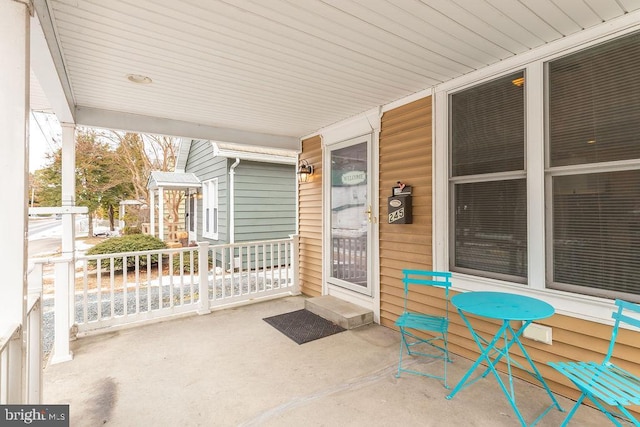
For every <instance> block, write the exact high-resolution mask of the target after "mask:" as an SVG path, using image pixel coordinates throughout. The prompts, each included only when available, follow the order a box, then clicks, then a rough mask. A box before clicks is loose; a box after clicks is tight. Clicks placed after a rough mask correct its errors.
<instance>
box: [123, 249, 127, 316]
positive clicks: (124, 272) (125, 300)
mask: <svg viewBox="0 0 640 427" xmlns="http://www.w3.org/2000/svg"><path fill="white" fill-rule="evenodd" d="M127 261H128V260H127V256H126V255H125V256H123V257H122V315H123V316H127V314H129V294H128V290H129V282H128V281H127V276H128V274H129V269H128V266H127Z"/></svg>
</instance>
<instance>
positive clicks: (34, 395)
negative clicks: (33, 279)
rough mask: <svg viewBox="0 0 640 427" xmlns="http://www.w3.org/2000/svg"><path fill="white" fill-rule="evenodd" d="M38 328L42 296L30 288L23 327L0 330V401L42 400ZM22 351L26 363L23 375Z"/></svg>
mask: <svg viewBox="0 0 640 427" xmlns="http://www.w3.org/2000/svg"><path fill="white" fill-rule="evenodd" d="M41 328H42V311H41V295H40V293H39V292H37V291H32V290H31V289H30V292H29V299H28V305H27V316H26V322H25V324H24V329H23V326H21V325H19V324H15V325H12V326H10V327H9V328H8V329H7V330H5V331H2V335H0V404H2V405H6V404H18V403H30V404H40V403H41V400H42V344H41V343H42V333H41ZM21 331H22V332H23V334H21V333H20V332H21ZM20 338H22V340H21V339H20ZM23 351H24V354H25V358H24V363H26V366H25V369H24V372H25V376H24V377H23V376H22V372H23V366H22V365H23V358H22V355H23Z"/></svg>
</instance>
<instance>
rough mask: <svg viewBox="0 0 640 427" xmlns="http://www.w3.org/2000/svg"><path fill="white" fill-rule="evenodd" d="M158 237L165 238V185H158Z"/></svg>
mask: <svg viewBox="0 0 640 427" xmlns="http://www.w3.org/2000/svg"><path fill="white" fill-rule="evenodd" d="M158 238H159V239H160V240H164V187H158Z"/></svg>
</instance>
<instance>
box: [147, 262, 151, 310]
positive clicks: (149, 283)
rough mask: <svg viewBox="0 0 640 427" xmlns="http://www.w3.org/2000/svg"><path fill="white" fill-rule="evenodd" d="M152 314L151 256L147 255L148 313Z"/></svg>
mask: <svg viewBox="0 0 640 427" xmlns="http://www.w3.org/2000/svg"><path fill="white" fill-rule="evenodd" d="M150 312H151V254H147V313H150Z"/></svg>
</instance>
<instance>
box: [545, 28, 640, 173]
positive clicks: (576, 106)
mask: <svg viewBox="0 0 640 427" xmlns="http://www.w3.org/2000/svg"><path fill="white" fill-rule="evenodd" d="M638 69H640V34H633V35H631V36H627V37H623V38H621V39H617V40H614V41H611V42H608V43H604V44H602V45H599V46H596V47H594V48H591V49H587V50H585V51H582V52H579V53H576V54H573V55H570V56H567V57H565V58H561V59H558V60H556V61H553V62H550V63H549V65H548V81H549V139H550V154H551V156H550V157H551V166H567V165H578V164H585V163H598V162H607V161H615V160H625V159H637V158H640V144H639V143H638V135H640V79H639V78H638Z"/></svg>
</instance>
